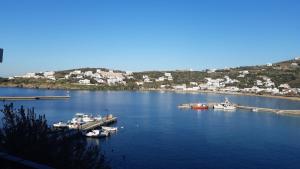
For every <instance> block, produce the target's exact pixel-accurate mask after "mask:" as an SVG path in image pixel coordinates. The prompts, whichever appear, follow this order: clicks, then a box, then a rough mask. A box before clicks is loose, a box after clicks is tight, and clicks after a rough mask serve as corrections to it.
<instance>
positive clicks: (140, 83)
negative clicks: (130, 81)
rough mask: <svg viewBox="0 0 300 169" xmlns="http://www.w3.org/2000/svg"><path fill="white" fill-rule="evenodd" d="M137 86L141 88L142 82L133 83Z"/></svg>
mask: <svg viewBox="0 0 300 169" xmlns="http://www.w3.org/2000/svg"><path fill="white" fill-rule="evenodd" d="M135 83H136V84H137V85H138V86H142V85H143V84H144V82H135Z"/></svg>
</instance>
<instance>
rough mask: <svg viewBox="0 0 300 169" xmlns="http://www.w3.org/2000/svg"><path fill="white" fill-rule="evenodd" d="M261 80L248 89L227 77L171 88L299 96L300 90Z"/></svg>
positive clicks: (264, 78) (268, 79)
mask: <svg viewBox="0 0 300 169" xmlns="http://www.w3.org/2000/svg"><path fill="white" fill-rule="evenodd" d="M248 73H249V72H248V71H243V72H240V75H246V74H248ZM260 78H261V80H256V82H255V84H254V85H253V86H252V87H250V88H242V89H240V88H239V87H237V86H236V84H238V83H239V81H238V80H236V79H231V78H230V77H229V76H224V78H218V79H212V78H205V80H206V83H199V84H198V83H197V82H190V86H189V87H187V85H186V84H181V85H174V86H172V87H173V89H174V90H179V91H197V90H208V91H221V92H244V93H261V92H263V93H269V94H274V95H287V94H300V88H291V87H290V86H289V85H288V84H281V85H279V86H278V87H276V86H275V83H274V82H273V81H272V80H271V79H270V78H268V77H266V76H262V77H260Z"/></svg>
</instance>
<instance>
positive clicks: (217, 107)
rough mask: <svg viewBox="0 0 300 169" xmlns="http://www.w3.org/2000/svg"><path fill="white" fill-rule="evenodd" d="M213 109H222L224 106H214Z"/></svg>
mask: <svg viewBox="0 0 300 169" xmlns="http://www.w3.org/2000/svg"><path fill="white" fill-rule="evenodd" d="M213 108H214V109H224V105H223V104H215V105H214V107H213Z"/></svg>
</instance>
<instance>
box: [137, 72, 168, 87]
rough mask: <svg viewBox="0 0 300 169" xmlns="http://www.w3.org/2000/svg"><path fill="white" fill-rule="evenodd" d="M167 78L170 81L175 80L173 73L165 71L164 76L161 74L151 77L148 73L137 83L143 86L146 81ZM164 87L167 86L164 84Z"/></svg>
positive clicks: (162, 80) (158, 80) (161, 80)
mask: <svg viewBox="0 0 300 169" xmlns="http://www.w3.org/2000/svg"><path fill="white" fill-rule="evenodd" d="M165 80H168V81H173V76H172V74H171V73H167V72H166V73H164V76H160V77H158V78H156V79H155V78H150V77H149V76H148V75H143V81H138V82H135V83H136V84H137V85H139V86H141V85H143V84H144V83H152V82H153V81H155V82H164V81H165ZM162 88H165V86H163V87H162Z"/></svg>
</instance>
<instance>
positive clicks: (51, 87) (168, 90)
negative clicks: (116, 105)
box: [0, 85, 300, 101]
mask: <svg viewBox="0 0 300 169" xmlns="http://www.w3.org/2000/svg"><path fill="white" fill-rule="evenodd" d="M0 87H2V88H5V87H7V88H9V87H11V88H24V89H48V90H87V91H155V92H174V93H210V94H223V95H236V96H256V97H266V98H276V99H286V100H292V101H300V96H299V97H297V96H276V95H269V94H263V95H259V94H255V93H240V92H222V91H209V90H197V91H181V90H174V89H153V88H152V89H138V90H99V89H88V88H84V89H82V88H65V87H59V86H58V87H53V86H39V87H36V86H22V87H20V86H18V85H0Z"/></svg>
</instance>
